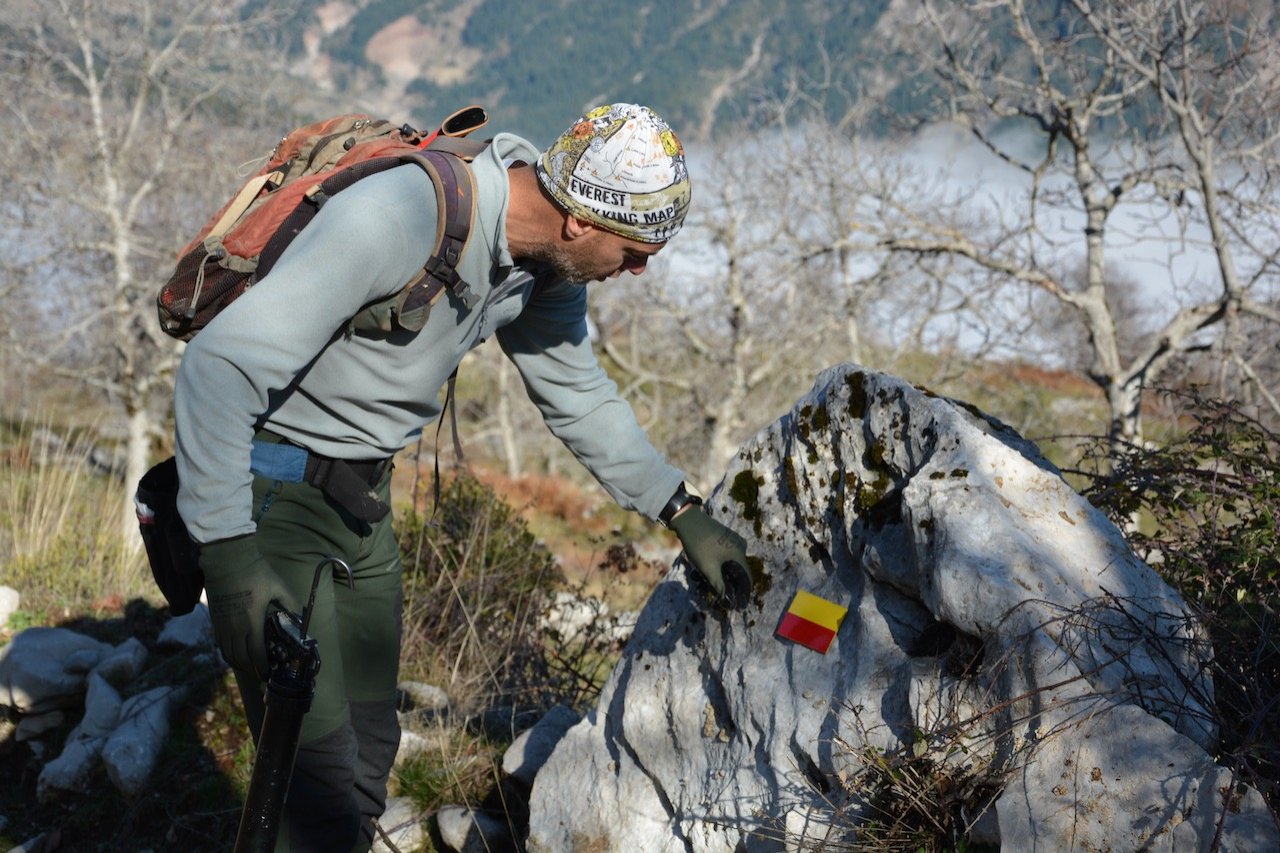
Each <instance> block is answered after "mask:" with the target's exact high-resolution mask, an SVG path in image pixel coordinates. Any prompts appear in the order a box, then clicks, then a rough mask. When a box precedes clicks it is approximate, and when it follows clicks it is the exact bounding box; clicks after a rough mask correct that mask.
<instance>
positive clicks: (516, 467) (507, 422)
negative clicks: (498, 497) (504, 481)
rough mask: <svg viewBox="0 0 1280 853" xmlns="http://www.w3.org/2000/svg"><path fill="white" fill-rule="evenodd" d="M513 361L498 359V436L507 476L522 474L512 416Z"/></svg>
mask: <svg viewBox="0 0 1280 853" xmlns="http://www.w3.org/2000/svg"><path fill="white" fill-rule="evenodd" d="M512 373H513V370H512V367H511V362H509V361H507V359H506V358H499V359H498V405H497V418H498V436H499V440H500V441H501V442H502V456H503V458H504V459H505V460H506V465H507V476H508V477H518V476H520V445H519V442H518V441H517V440H516V426H515V421H514V419H513V418H512V416H511V374H512Z"/></svg>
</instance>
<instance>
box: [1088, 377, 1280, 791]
mask: <svg viewBox="0 0 1280 853" xmlns="http://www.w3.org/2000/svg"><path fill="white" fill-rule="evenodd" d="M1169 396H1174V397H1177V398H1179V399H1180V401H1181V402H1182V403H1183V404H1184V405H1185V406H1186V407H1187V409H1188V411H1189V413H1190V414H1189V418H1190V424H1189V425H1188V426H1187V427H1186V429H1185V430H1184V431H1182V432H1181V433H1180V434H1178V435H1176V436H1174V437H1173V438H1171V439H1170V440H1169V441H1168V442H1167V443H1165V444H1162V445H1160V446H1155V447H1141V448H1130V449H1129V451H1128V453H1127V454H1125V455H1124V456H1123V457H1122V458H1121V460H1120V461H1119V463H1118V464H1115V465H1114V466H1110V468H1109V470H1108V465H1106V464H1104V460H1105V459H1106V448H1105V446H1104V443H1101V442H1099V443H1096V444H1094V445H1092V446H1091V454H1090V455H1087V456H1086V463H1094V464H1092V465H1091V466H1090V467H1088V468H1086V469H1084V470H1085V473H1087V475H1088V478H1089V480H1090V481H1091V483H1092V485H1091V486H1090V487H1089V488H1088V489H1087V490H1086V491H1085V494H1086V495H1087V496H1088V497H1089V498H1090V499H1091V500H1092V501H1093V502H1094V503H1095V504H1096V505H1097V506H1099V507H1100V508H1101V509H1103V510H1104V511H1105V512H1106V513H1107V514H1108V515H1109V516H1110V517H1111V518H1112V520H1113V521H1115V522H1116V523H1117V524H1119V525H1121V526H1122V527H1126V526H1127V527H1129V528H1131V529H1132V532H1131V533H1130V534H1129V540H1130V542H1131V543H1132V545H1133V547H1134V550H1135V551H1136V552H1137V553H1138V554H1139V556H1141V557H1143V558H1144V559H1145V560H1147V562H1148V563H1150V564H1151V565H1152V566H1153V567H1154V568H1156V569H1157V570H1158V571H1159V572H1160V574H1161V575H1162V576H1163V577H1164V578H1165V579H1166V580H1167V581H1168V582H1169V583H1170V584H1171V585H1173V586H1174V587H1175V588H1176V589H1177V590H1178V591H1179V592H1181V593H1182V595H1183V597H1184V598H1185V599H1186V600H1187V602H1188V603H1189V604H1190V605H1191V607H1192V610H1193V611H1194V612H1195V614H1196V616H1197V617H1198V618H1199V619H1200V621H1201V624H1202V625H1203V626H1204V627H1205V629H1206V630H1207V631H1208V633H1209V637H1210V639H1211V640H1212V642H1213V650H1214V659H1213V664H1212V674H1213V682H1214V694H1215V695H1214V701H1213V706H1214V708H1215V710H1216V713H1217V718H1216V719H1215V722H1216V723H1217V724H1218V726H1219V727H1220V729H1221V733H1222V734H1221V739H1222V742H1221V745H1220V754H1219V755H1218V760H1219V761H1220V762H1222V763H1223V764H1225V765H1226V766H1228V767H1230V768H1231V769H1232V770H1234V771H1235V772H1236V773H1237V774H1238V775H1239V776H1240V777H1241V778H1242V779H1243V780H1244V781H1246V782H1248V783H1249V784H1251V785H1253V786H1255V787H1257V788H1258V789H1259V790H1260V791H1261V792H1262V793H1263V795H1264V796H1265V797H1266V798H1267V800H1268V802H1270V803H1271V804H1272V806H1273V807H1274V806H1276V805H1277V803H1278V802H1280V736H1277V732H1280V701H1277V697H1280V527H1278V526H1277V513H1280V434H1277V433H1276V432H1274V431H1273V430H1271V429H1269V428H1268V427H1266V426H1265V425H1263V424H1261V423H1259V422H1258V421H1257V420H1255V419H1253V418H1252V417H1249V416H1248V415H1246V414H1245V413H1243V412H1242V411H1241V410H1240V408H1239V407H1238V406H1237V405H1235V404H1233V403H1229V402H1223V401H1220V400H1212V399H1203V398H1201V397H1198V396H1197V395H1195V394H1194V393H1184V394H1173V393H1172V392H1169ZM1135 526H1136V529H1133V528H1135Z"/></svg>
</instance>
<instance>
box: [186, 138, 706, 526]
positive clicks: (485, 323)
mask: <svg viewBox="0 0 1280 853" xmlns="http://www.w3.org/2000/svg"><path fill="white" fill-rule="evenodd" d="M537 156H538V151H537V149H535V148H534V147H533V146H532V145H531V144H530V143H528V142H527V141H526V140H524V139H521V138H519V137H516V136H512V135H509V134H500V135H498V136H497V137H496V138H495V139H494V141H493V144H492V145H491V146H490V147H489V148H488V149H487V150H486V151H485V153H484V154H483V155H481V157H479V158H477V160H476V161H475V162H474V163H473V164H472V165H473V170H474V172H475V178H476V210H475V220H474V225H473V228H472V232H471V237H470V240H469V242H468V244H467V250H466V252H465V254H464V255H463V258H462V261H461V263H460V264H459V265H458V272H459V274H460V275H461V276H462V277H463V278H464V279H465V280H466V281H467V282H469V283H470V285H471V289H472V291H473V292H474V293H475V294H476V296H477V297H478V298H479V303H478V304H477V305H476V306H475V307H474V308H472V309H470V310H467V309H465V308H464V307H463V306H462V304H461V302H460V301H458V300H456V299H454V298H452V297H450V296H448V295H447V294H446V295H445V296H444V297H442V298H441V299H440V300H439V301H438V302H437V303H436V304H435V306H434V307H433V308H432V310H431V316H430V319H429V320H428V321H427V325H426V326H425V327H424V328H423V329H422V331H421V332H418V333H416V334H412V333H408V332H404V331H397V332H392V333H389V334H387V333H380V332H361V331H358V332H356V333H355V334H353V335H350V336H346V335H341V334H337V331H338V330H339V329H342V328H344V327H345V326H346V325H347V323H348V321H349V320H350V319H351V318H352V317H353V316H355V314H357V313H358V312H359V310H360V309H361V307H362V306H364V305H367V304H369V303H370V302H373V301H376V300H378V299H381V298H385V297H388V296H390V295H392V294H394V293H396V292H397V291H398V290H399V289H400V288H401V287H402V286H403V285H404V283H405V282H406V281H408V280H409V279H410V278H412V277H413V275H414V274H415V272H416V271H417V270H418V269H420V268H421V267H422V265H423V264H424V263H425V262H426V260H427V256H428V254H429V253H430V251H431V242H432V239H433V237H434V235H435V230H436V203H435V193H434V189H433V188H432V186H431V182H430V180H429V179H428V178H427V176H426V174H425V173H424V172H423V171H422V170H421V169H420V168H418V167H417V166H413V165H407V166H401V167H397V168H395V169H391V170H389V171H386V172H382V173H380V174H377V175H374V176H372V177H369V178H365V179H364V180H362V181H359V182H358V183H356V184H355V185H353V186H352V187H351V188H350V189H347V190H345V191H343V192H342V193H339V194H338V195H336V196H334V197H333V198H332V199H331V200H330V201H329V202H328V203H327V204H325V206H324V207H323V208H321V210H320V212H319V213H318V214H317V216H316V218H315V219H314V220H313V221H312V222H311V224H310V225H308V226H307V227H306V228H305V229H304V230H303V231H302V233H301V234H299V235H298V236H297V238H295V239H294V241H293V242H292V244H290V246H289V248H288V249H287V250H286V251H285V253H284V254H283V255H282V256H281V258H280V259H279V261H277V263H276V265H275V267H274V268H273V269H272V271H271V273H270V274H269V275H267V276H266V277H265V278H263V280H262V281H261V282H259V283H258V284H257V285H255V286H254V287H253V288H251V289H250V290H249V291H247V292H246V293H245V294H244V295H243V296H241V297H240V298H239V299H237V300H236V301H235V302H234V303H232V304H231V305H230V306H228V307H227V308H226V309H225V310H224V311H223V312H222V313H220V314H219V315H218V316H217V318H216V319H215V320H214V321H213V322H212V323H210V324H209V325H208V326H207V327H206V328H205V329H204V330H203V331H201V332H200V334H199V335H198V336H197V337H196V338H195V339H194V340H193V341H192V342H191V343H190V344H188V346H187V349H186V352H185V353H184V355H183V358H182V364H181V367H180V368H179V371H178V378H177V388H176V391H175V395H174V406H175V414H176V421H177V461H178V472H179V478H180V480H181V487H180V490H179V494H178V509H179V511H180V513H181V514H182V517H183V519H184V520H185V521H186V523H187V528H188V530H189V531H190V532H191V535H192V536H193V537H194V538H195V539H196V540H197V541H199V542H212V541H214V540H218V539H225V538H228V537H232V536H239V535H242V534H246V533H252V532H253V531H254V523H253V520H252V518H251V507H250V503H251V500H252V498H251V484H252V475H251V474H250V472H249V452H250V445H251V442H252V439H253V434H254V432H255V430H256V429H257V428H259V427H266V428H268V429H270V430H272V431H273V432H276V433H278V434H280V435H282V436H284V437H286V438H288V439H290V440H292V441H295V442H297V443H298V444H301V445H303V446H304V447H308V448H310V449H311V450H313V451H315V452H316V453H320V454H323V455H326V456H333V457H336V458H340V459H373V458H379V457H385V456H390V455H392V454H394V453H396V452H397V451H398V450H400V449H401V448H403V447H405V446H406V445H408V444H409V443H411V442H413V441H415V440H416V439H417V437H418V435H419V434H420V433H421V431H422V429H423V427H424V426H425V425H426V424H428V423H430V422H431V421H433V420H435V419H436V418H438V417H439V416H440V414H441V405H442V404H441V400H440V391H441V389H442V388H443V386H444V383H445V382H446V380H447V379H448V377H449V375H450V373H452V372H453V370H454V368H455V367H457V365H458V363H459V362H460V361H461V359H462V357H463V356H464V355H465V354H466V353H467V351H468V350H470V349H471V348H473V347H475V346H478V345H479V344H480V343H481V342H483V341H484V340H486V339H487V338H489V337H491V336H496V337H497V339H498V342H499V343H500V344H501V346H502V349H503V351H504V352H505V353H506V354H507V356H508V357H509V358H510V359H511V361H512V363H513V364H514V365H515V366H516V368H517V369H518V370H519V371H520V375H521V377H522V378H523V380H524V384H525V388H526V389H527V391H528V394H529V396H530V398H531V399H532V400H533V402H534V403H535V404H536V405H537V407H538V408H539V410H541V412H542V417H543V419H544V421H545V422H546V424H547V426H548V427H549V428H550V429H551V431H552V433H554V434H555V435H556V436H557V437H558V438H559V439H560V440H561V441H563V442H564V444H565V445H566V446H567V447H568V448H569V449H570V450H571V451H572V452H573V454H574V455H575V456H576V457H577V458H578V459H579V460H580V461H581V462H582V463H583V464H584V465H585V466H586V467H587V468H588V470H590V471H591V473H592V474H593V475H594V476H595V477H596V479H597V480H598V481H599V482H600V483H601V485H603V486H604V488H605V489H606V490H607V491H608V492H609V494H610V495H612V496H613V498H614V499H615V500H616V501H617V502H618V503H619V504H620V505H621V506H623V507H625V508H627V509H632V510H636V511H638V512H640V513H642V514H644V515H645V516H647V517H649V518H651V519H652V518H656V517H657V514H658V513H659V512H660V511H661V509H662V507H663V506H664V505H665V503H666V501H667V500H668V499H669V498H670V497H671V495H672V493H673V492H674V491H675V490H676V488H677V486H679V484H680V482H681V480H682V479H683V476H684V475H683V473H682V472H681V471H680V470H678V469H677V468H674V467H672V466H671V465H669V464H667V462H666V461H665V459H664V458H663V456H662V455H661V454H660V453H658V451H657V450H655V449H654V448H653V446H652V445H651V444H650V442H649V441H648V439H647V438H646V437H645V435H644V432H643V430H642V429H641V428H640V425H639V424H638V423H637V422H636V419H635V414H634V413H633V411H632V410H631V407H630V405H628V404H627V403H626V402H625V401H624V400H622V399H621V398H620V397H619V396H618V389H617V386H616V385H615V384H614V383H613V382H612V381H611V380H610V379H609V378H608V376H607V375H606V374H605V372H604V371H603V369H601V367H600V365H599V363H598V362H597V361H596V358H595V354H594V353H593V351H592V348H591V342H590V340H589V338H588V335H587V320H586V304H587V302H586V299H587V290H586V287H584V286H581V285H578V284H574V283H571V282H565V281H559V280H550V281H541V282H539V285H540V286H538V287H536V288H535V286H534V285H535V280H534V278H533V277H532V276H531V275H530V274H529V273H527V272H524V271H522V270H520V269H519V268H518V267H515V265H514V263H513V261H512V258H511V254H510V252H509V251H508V249H507V237H506V211H507V204H508V200H509V188H508V183H507V177H506V167H505V166H504V162H509V161H511V160H522V161H524V162H527V163H533V162H534V161H535V158H537Z"/></svg>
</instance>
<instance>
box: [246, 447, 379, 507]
mask: <svg viewBox="0 0 1280 853" xmlns="http://www.w3.org/2000/svg"><path fill="white" fill-rule="evenodd" d="M391 463H392V457H390V456H388V457H386V458H383V459H369V460H352V459H335V458H333V457H331V456H322V455H320V454H319V453H315V452H313V451H310V450H308V449H307V448H305V447H302V446H301V445H299V444H295V443H293V442H291V441H289V440H288V439H286V438H284V437H282V436H279V435H276V434H275V433H273V432H269V431H267V430H260V431H259V432H258V434H257V435H256V436H254V439H253V448H252V451H251V454H250V462H249V468H250V470H251V471H253V473H255V474H257V475H259V476H262V477H269V478H271V479H273V480H280V481H282V482H285V483H308V484H309V485H312V486H315V487H316V488H317V489H319V490H320V491H322V492H324V493H325V495H326V496H328V497H329V498H331V499H332V500H333V501H334V502H335V503H336V504H338V506H340V507H342V508H343V509H345V510H346V511H347V512H349V513H351V514H352V515H353V516H355V517H356V518H358V519H360V520H361V521H365V522H368V523H369V524H374V523H376V522H379V521H381V520H382V519H384V518H386V516H387V513H389V512H391V507H389V506H387V504H386V503H384V502H383V500H382V499H381V498H380V497H378V493H377V492H376V491H375V489H376V488H377V486H378V484H379V483H380V482H381V481H382V478H383V477H384V476H385V475H386V473H387V471H389V470H390V469H391Z"/></svg>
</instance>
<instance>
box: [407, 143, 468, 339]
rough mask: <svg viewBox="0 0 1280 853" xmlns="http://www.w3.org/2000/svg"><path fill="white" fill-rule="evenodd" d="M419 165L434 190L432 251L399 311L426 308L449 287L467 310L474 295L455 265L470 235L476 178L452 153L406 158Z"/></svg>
mask: <svg viewBox="0 0 1280 853" xmlns="http://www.w3.org/2000/svg"><path fill="white" fill-rule="evenodd" d="M405 159H406V160H410V161H413V162H415V163H417V164H418V165H419V166H421V167H422V168H423V169H424V170H425V171H426V173H427V174H428V175H429V176H430V177H431V183H432V185H433V186H434V187H435V190H436V209H437V210H438V211H439V215H438V216H437V218H436V219H437V222H436V240H435V244H434V245H435V249H434V251H432V253H431V257H430V258H428V259H427V263H426V265H425V266H424V267H423V275H421V276H420V277H418V279H416V280H415V282H414V284H413V285H412V291H413V292H411V293H410V294H409V295H408V296H407V298H406V299H405V302H404V304H403V306H402V308H401V314H402V316H403V314H404V313H406V312H409V311H413V310H416V309H418V308H420V307H422V306H427V307H429V306H430V305H431V303H433V302H434V301H435V299H436V297H437V296H438V295H439V293H440V291H441V290H442V289H443V288H445V287H448V288H449V290H450V291H451V292H452V293H453V295H454V296H456V297H458V298H459V299H461V300H462V304H463V305H465V306H466V307H467V308H472V307H474V306H475V304H476V295H475V294H474V293H472V291H471V287H470V286H469V285H468V284H467V282H466V281H464V280H463V279H462V277H461V276H459V275H458V269H457V267H458V263H459V262H460V261H461V260H462V253H463V251H464V250H465V249H466V246H467V238H468V237H470V236H471V223H472V219H473V216H474V214H475V191H476V187H475V178H474V176H473V175H472V174H471V167H470V166H468V165H467V164H466V162H464V161H463V159H462V158H460V157H458V156H455V155H453V154H446V153H443V152H441V151H436V150H432V149H428V150H425V151H420V152H415V153H413V154H408V155H406V156H405Z"/></svg>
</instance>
